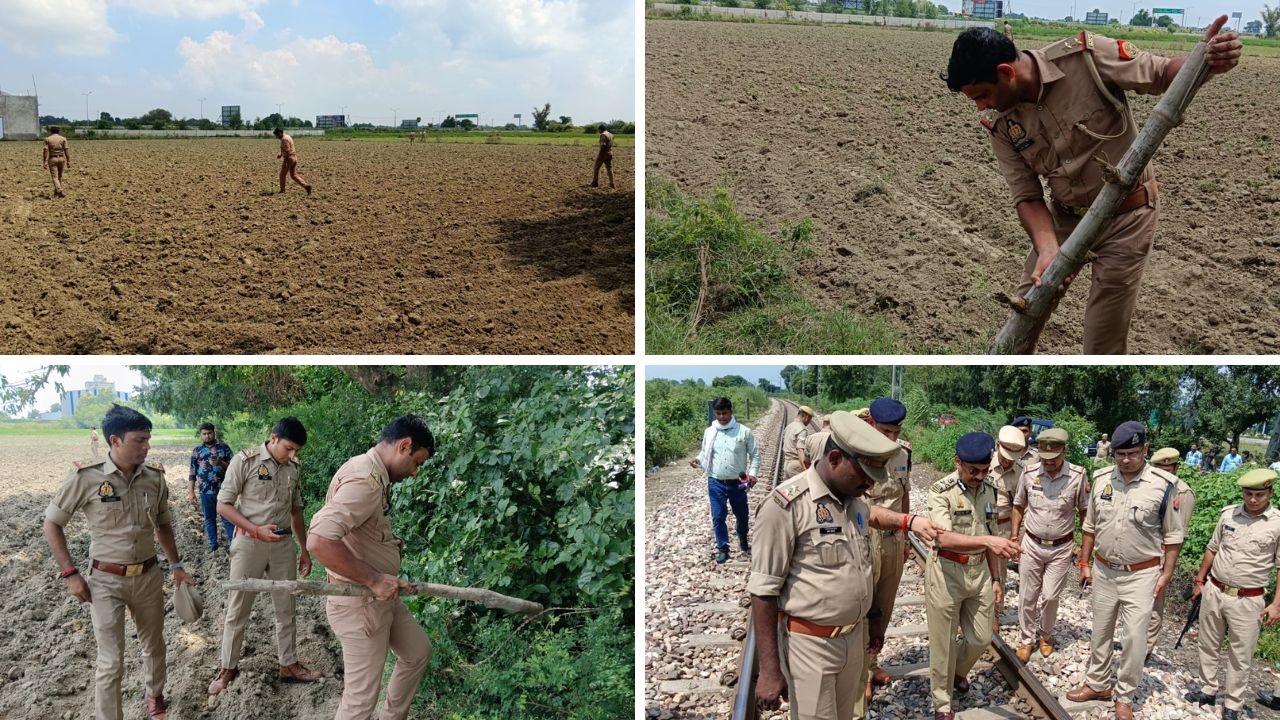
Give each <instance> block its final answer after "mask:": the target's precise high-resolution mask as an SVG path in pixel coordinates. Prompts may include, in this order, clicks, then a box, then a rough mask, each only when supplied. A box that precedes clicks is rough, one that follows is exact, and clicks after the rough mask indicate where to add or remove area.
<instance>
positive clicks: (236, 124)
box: [227, 112, 244, 130]
mask: <svg viewBox="0 0 1280 720" xmlns="http://www.w3.org/2000/svg"><path fill="white" fill-rule="evenodd" d="M227 122H228V123H230V124H231V129H232V130H239V129H240V128H242V127H244V120H242V119H241V118H240V113H238V112H233V113H231V117H229V118H227Z"/></svg>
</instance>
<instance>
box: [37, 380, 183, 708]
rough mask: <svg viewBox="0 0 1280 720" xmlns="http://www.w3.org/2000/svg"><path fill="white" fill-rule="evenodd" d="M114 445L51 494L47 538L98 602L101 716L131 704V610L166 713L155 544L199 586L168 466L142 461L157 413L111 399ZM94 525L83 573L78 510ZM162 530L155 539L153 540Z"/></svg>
mask: <svg viewBox="0 0 1280 720" xmlns="http://www.w3.org/2000/svg"><path fill="white" fill-rule="evenodd" d="M102 434H103V435H104V436H106V438H107V443H108V445H109V446H110V449H109V450H108V451H107V457H106V459H105V460H103V461H101V462H95V463H92V464H90V465H84V466H77V468H76V469H75V470H73V471H72V472H71V474H70V475H69V476H68V477H67V479H66V480H65V481H64V482H63V484H62V487H61V488H59V489H58V492H57V493H56V494H55V495H54V496H53V500H52V501H51V502H50V503H49V507H48V508H47V509H46V510H45V513H44V517H45V520H44V537H45V540H46V541H47V542H48V543H49V549H50V550H52V551H53V559H54V560H56V561H57V563H58V566H59V567H60V568H62V572H61V573H59V575H58V576H59V577H60V578H62V579H64V580H66V581H67V589H68V590H69V591H70V592H71V594H72V595H73V596H75V598H76V599H78V600H79V601H80V602H87V603H92V605H91V610H90V615H91V616H92V618H93V636H94V639H95V640H96V641H97V644H98V660H97V667H96V672H95V675H94V683H95V687H94V698H93V700H94V717H95V718H96V719H97V720H121V719H122V718H123V717H124V705H123V703H122V700H121V694H120V682H121V678H122V677H123V676H124V642H125V641H124V617H125V610H126V609H128V611H129V614H130V615H131V616H133V624H134V627H135V628H136V629H137V631H138V643H139V644H140V645H141V646H142V674H143V678H144V686H145V689H146V690H145V693H146V702H147V715H148V717H150V718H154V719H158V720H163V718H164V717H165V714H166V710H167V706H168V703H166V702H165V699H164V684H165V642H164V575H163V573H162V572H161V570H160V568H159V567H157V561H156V547H155V543H156V542H159V543H160V547H161V548H163V549H164V554H165V557H166V558H168V560H169V569H170V570H171V571H172V572H173V582H174V585H175V587H176V586H177V585H178V584H181V583H190V584H194V581H193V580H192V578H191V576H190V575H188V574H187V571H186V570H185V569H183V566H182V562H181V559H180V558H179V557H178V546H177V544H176V543H175V542H174V538H173V525H172V518H171V517H170V515H169V487H168V485H166V484H165V478H164V466H162V465H152V464H144V463H145V461H146V459H147V452H148V451H149V450H150V448H151V445H150V440H151V421H150V420H148V419H147V418H146V417H145V416H143V415H142V414H141V413H139V412H137V411H136V410H133V409H131V408H126V407H121V406H119V405H112V406H111V409H110V410H109V411H107V414H106V416H105V417H104V418H103V419H102ZM80 510H83V511H84V518H85V523H86V524H87V525H88V529H89V556H90V557H91V558H92V559H91V561H90V563H89V564H90V566H91V567H92V568H93V569H92V571H91V572H90V574H89V577H88V579H86V578H85V577H84V576H83V575H81V574H80V571H79V569H78V568H77V567H76V564H75V561H74V560H72V558H71V553H70V552H68V550H67V537H66V534H65V533H64V531H63V528H64V527H65V526H66V524H67V522H69V521H70V520H71V518H72V516H73V515H75V514H76V512H77V511H80ZM153 538H154V539H153Z"/></svg>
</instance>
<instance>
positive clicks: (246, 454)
mask: <svg viewBox="0 0 1280 720" xmlns="http://www.w3.org/2000/svg"><path fill="white" fill-rule="evenodd" d="M257 454H258V448H257V447H256V446H255V447H251V448H245V449H244V450H241V451H240V457H243V458H244V459H245V460H249V459H250V458H252V457H254V456H255V455H257Z"/></svg>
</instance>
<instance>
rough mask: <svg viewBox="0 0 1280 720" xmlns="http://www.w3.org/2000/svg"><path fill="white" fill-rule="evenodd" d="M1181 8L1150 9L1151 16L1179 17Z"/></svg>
mask: <svg viewBox="0 0 1280 720" xmlns="http://www.w3.org/2000/svg"><path fill="white" fill-rule="evenodd" d="M1181 14H1182V8H1152V9H1151V15H1152V16H1153V17H1160V16H1161V15H1181Z"/></svg>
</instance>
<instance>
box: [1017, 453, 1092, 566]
mask: <svg viewBox="0 0 1280 720" xmlns="http://www.w3.org/2000/svg"><path fill="white" fill-rule="evenodd" d="M1013 504H1014V505H1017V506H1018V507H1020V508H1023V516H1022V531H1023V532H1027V531H1030V532H1031V533H1032V534H1034V535H1035V536H1036V537H1038V538H1040V539H1042V540H1057V539H1058V538H1062V537H1067V536H1068V535H1074V534H1075V531H1076V514H1077V513H1080V512H1083V511H1084V510H1087V509H1088V507H1089V476H1088V474H1086V473H1085V470H1084V468H1082V467H1080V466H1079V465H1072V464H1071V463H1069V462H1066V461H1063V463H1062V467H1060V468H1058V472H1057V473H1056V474H1053V475H1050V474H1049V471H1048V470H1047V469H1045V467H1044V465H1042V464H1040V463H1036V464H1034V465H1031V466H1029V467H1027V468H1026V470H1025V471H1024V472H1023V473H1022V477H1021V479H1020V480H1019V481H1018V491H1017V493H1016V494H1015V495H1014V497H1013ZM1108 559H1110V558H1108Z"/></svg>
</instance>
